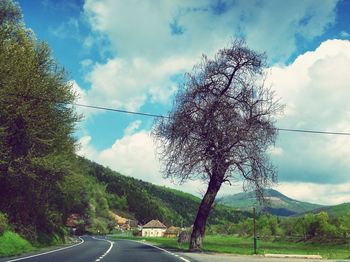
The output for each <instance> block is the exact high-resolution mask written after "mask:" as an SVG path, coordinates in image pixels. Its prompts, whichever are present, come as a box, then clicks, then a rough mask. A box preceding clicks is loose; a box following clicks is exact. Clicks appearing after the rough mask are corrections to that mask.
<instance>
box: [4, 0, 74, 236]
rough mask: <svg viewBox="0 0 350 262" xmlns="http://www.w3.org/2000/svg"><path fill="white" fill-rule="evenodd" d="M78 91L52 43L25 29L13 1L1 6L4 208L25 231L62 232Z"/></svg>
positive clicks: (16, 224)
mask: <svg viewBox="0 0 350 262" xmlns="http://www.w3.org/2000/svg"><path fill="white" fill-rule="evenodd" d="M74 99H75V94H74V93H73V92H72V89H71V85H70V84H69V82H68V81H67V80H66V74H65V72H64V70H63V69H61V68H60V67H59V66H58V65H57V63H56V62H55V61H54V60H53V58H52V57H51V53H50V49H49V47H48V45H47V44H46V43H42V42H39V41H37V40H36V38H35V36H34V34H33V33H32V32H31V31H30V30H27V29H25V27H24V25H23V23H22V20H21V12H20V9H19V7H18V6H17V5H15V4H13V3H12V2H11V1H8V0H5V1H1V4H0V188H1V191H0V199H1V201H0V210H2V211H4V212H6V213H7V215H8V218H9V221H10V222H11V223H13V224H14V225H15V227H16V229H17V230H18V231H19V232H21V233H22V234H24V235H31V236H33V237H34V239H33V240H35V239H36V237H37V236H38V235H39V234H40V232H41V233H44V234H51V233H53V232H58V231H60V229H59V228H58V225H61V224H62V222H61V221H60V213H59V211H58V199H57V197H58V196H59V194H60V190H59V187H58V184H57V182H58V181H61V180H62V179H63V178H64V177H65V176H66V175H68V174H69V173H70V171H69V167H70V162H71V161H70V159H71V158H72V157H73V158H74V151H75V144H74V139H73V137H72V133H73V131H74V126H75V123H76V122H77V121H78V119H79V117H78V116H77V115H76V114H75V112H74V111H73V108H71V107H68V106H66V104H68V103H71V102H73V101H74Z"/></svg>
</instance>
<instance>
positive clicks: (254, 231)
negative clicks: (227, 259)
mask: <svg viewBox="0 0 350 262" xmlns="http://www.w3.org/2000/svg"><path fill="white" fill-rule="evenodd" d="M255 221H256V213H255V207H253V234H254V254H257V252H256V251H257V250H256V222H255Z"/></svg>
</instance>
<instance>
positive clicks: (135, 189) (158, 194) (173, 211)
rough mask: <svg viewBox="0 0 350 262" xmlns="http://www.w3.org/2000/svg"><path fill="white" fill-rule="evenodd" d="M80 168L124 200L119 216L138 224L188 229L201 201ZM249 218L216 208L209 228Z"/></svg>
mask: <svg viewBox="0 0 350 262" xmlns="http://www.w3.org/2000/svg"><path fill="white" fill-rule="evenodd" d="M79 162H80V163H79V166H81V167H82V168H83V170H84V173H85V174H86V175H88V176H91V177H94V178H96V179H97V181H98V182H99V183H102V184H105V185H106V191H107V192H108V193H110V194H112V195H115V196H117V197H119V198H124V199H126V206H124V207H122V208H119V210H116V211H119V212H124V213H125V212H126V213H128V214H131V215H132V216H133V217H135V218H136V219H137V220H138V221H140V222H141V223H146V222H148V221H149V220H151V219H155V218H157V219H160V220H161V221H163V222H164V223H165V224H168V225H178V226H190V225H191V224H192V223H193V221H194V219H195V215H196V212H197V209H198V206H199V203H200V198H198V197H196V196H194V195H191V194H188V193H184V192H181V191H178V190H174V189H170V188H167V187H164V186H157V185H154V184H151V183H148V182H145V181H142V180H139V179H135V178H132V177H127V176H123V175H121V174H119V173H117V172H115V171H112V170H111V169H109V168H107V167H103V166H101V165H99V164H97V163H94V162H92V161H89V160H87V159H84V158H79ZM248 216H250V214H249V213H248V212H244V211H236V210H235V209H233V208H231V207H227V206H224V205H216V206H215V208H214V209H213V210H212V212H211V215H210V217H209V221H208V222H209V224H221V223H225V222H238V221H240V220H241V219H244V218H246V217H248Z"/></svg>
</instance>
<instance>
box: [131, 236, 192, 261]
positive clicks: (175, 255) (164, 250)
mask: <svg viewBox="0 0 350 262" xmlns="http://www.w3.org/2000/svg"><path fill="white" fill-rule="evenodd" d="M130 241H135V242H137V243H140V244H144V245H146V246H150V247H153V248H156V249H159V250H161V251H163V252H165V253H168V254H170V255H172V256H174V257H177V258H179V259H181V260H182V261H185V262H191V261H190V260H188V259H186V258H184V257H181V256H179V255H177V254H175V253H172V252H170V251H169V250H166V249H164V248H161V247H158V246H155V245H152V244H150V243H146V242H143V241H137V240H130Z"/></svg>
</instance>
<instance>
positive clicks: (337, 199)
mask: <svg viewBox="0 0 350 262" xmlns="http://www.w3.org/2000/svg"><path fill="white" fill-rule="evenodd" d="M275 188H276V189H277V190H278V191H280V192H281V193H283V194H285V195H287V196H288V197H291V198H294V199H297V200H299V201H306V202H310V203H316V204H321V205H337V204H341V203H345V202H350V193H349V188H350V183H345V184H340V185H334V184H324V185H320V184H315V183H282V184H280V185H278V186H277V187H275Z"/></svg>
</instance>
